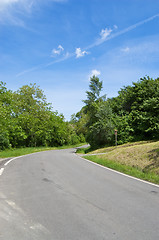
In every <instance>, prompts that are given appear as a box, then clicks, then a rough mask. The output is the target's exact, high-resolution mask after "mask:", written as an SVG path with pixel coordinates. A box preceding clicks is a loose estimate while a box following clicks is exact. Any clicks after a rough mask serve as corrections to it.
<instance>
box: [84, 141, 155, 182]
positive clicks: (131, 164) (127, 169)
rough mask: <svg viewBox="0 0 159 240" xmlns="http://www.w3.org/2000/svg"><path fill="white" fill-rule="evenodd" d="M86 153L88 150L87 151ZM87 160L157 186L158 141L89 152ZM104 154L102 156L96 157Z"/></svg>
mask: <svg viewBox="0 0 159 240" xmlns="http://www.w3.org/2000/svg"><path fill="white" fill-rule="evenodd" d="M87 151H88V150H87ZM90 153H91V154H97V155H95V156H86V158H87V159H89V160H91V161H94V162H96V163H98V164H101V165H104V166H106V167H109V168H112V169H115V170H117V171H120V172H123V173H126V174H128V175H131V176H134V177H137V178H140V179H144V180H147V181H150V182H153V183H157V184H159V141H158V142H136V143H129V144H124V145H121V146H117V147H106V148H101V149H97V150H94V151H91V152H90V151H89V154H90ZM99 153H104V154H103V155H98V154H99Z"/></svg>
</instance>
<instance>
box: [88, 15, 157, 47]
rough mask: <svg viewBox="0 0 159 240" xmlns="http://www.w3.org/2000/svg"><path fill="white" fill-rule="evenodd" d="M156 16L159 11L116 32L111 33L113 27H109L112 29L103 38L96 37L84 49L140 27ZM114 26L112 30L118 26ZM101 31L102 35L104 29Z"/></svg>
mask: <svg viewBox="0 0 159 240" xmlns="http://www.w3.org/2000/svg"><path fill="white" fill-rule="evenodd" d="M157 17H159V13H158V14H156V15H154V16H152V17H149V18H146V19H145V20H143V21H140V22H138V23H136V24H133V25H131V26H129V27H127V28H125V29H123V30H121V31H118V32H116V33H112V32H113V29H109V31H110V30H112V31H110V32H109V35H108V34H107V36H106V33H105V38H102V36H101V38H98V39H97V40H96V41H95V42H94V43H92V44H90V45H89V46H87V47H86V48H85V49H86V50H88V49H91V48H93V47H96V46H98V45H101V44H102V43H104V42H106V41H109V40H111V39H113V38H116V37H118V36H120V35H123V34H125V33H127V32H130V31H132V30H133V29H135V28H137V27H140V26H142V25H144V24H146V23H148V22H150V21H152V20H154V19H155V18H157ZM115 26H116V25H114V30H117V29H118V27H117V26H116V27H117V28H116V27H115ZM106 29H107V28H106ZM101 32H103V35H104V30H101ZM101 32H100V35H101ZM105 32H106V31H105ZM111 33H112V34H111Z"/></svg>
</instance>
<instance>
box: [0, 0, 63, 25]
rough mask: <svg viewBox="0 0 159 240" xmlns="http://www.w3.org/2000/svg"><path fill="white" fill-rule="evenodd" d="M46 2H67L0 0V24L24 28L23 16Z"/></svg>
mask: <svg viewBox="0 0 159 240" xmlns="http://www.w3.org/2000/svg"><path fill="white" fill-rule="evenodd" d="M46 2H53V3H57V4H58V3H65V2H67V0H45V1H43V0H0V23H1V24H12V25H18V26H23V27H24V26H25V24H24V21H23V19H24V16H26V14H31V13H32V11H33V9H34V8H35V7H39V5H43V4H46Z"/></svg>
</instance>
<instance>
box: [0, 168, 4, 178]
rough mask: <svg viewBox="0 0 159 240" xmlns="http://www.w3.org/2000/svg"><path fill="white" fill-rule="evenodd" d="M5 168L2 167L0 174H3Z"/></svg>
mask: <svg viewBox="0 0 159 240" xmlns="http://www.w3.org/2000/svg"><path fill="white" fill-rule="evenodd" d="M3 171H4V168H0V176H1V175H2V173H3Z"/></svg>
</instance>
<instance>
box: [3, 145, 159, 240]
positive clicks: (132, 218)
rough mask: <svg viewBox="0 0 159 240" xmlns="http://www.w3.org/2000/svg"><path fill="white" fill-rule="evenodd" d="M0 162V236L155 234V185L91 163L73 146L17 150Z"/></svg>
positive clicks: (147, 239)
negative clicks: (24, 152) (29, 151)
mask: <svg viewBox="0 0 159 240" xmlns="http://www.w3.org/2000/svg"><path fill="white" fill-rule="evenodd" d="M2 167H3V166H1V168H2ZM3 168H4V169H3V173H2V172H1V175H0V240H158V239H159V187H157V186H153V185H149V184H146V183H144V182H140V181H137V180H135V179H131V178H128V177H126V176H122V175H120V174H118V173H115V172H112V171H110V170H108V169H105V168H102V167H100V166H97V165H94V164H92V163H90V162H88V161H86V160H84V159H82V158H80V157H79V156H76V155H75V149H67V150H54V151H47V152H41V153H36V154H32V155H28V156H23V157H21V158H17V159H15V160H13V161H11V162H10V163H9V164H8V165H7V166H4V167H3Z"/></svg>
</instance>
